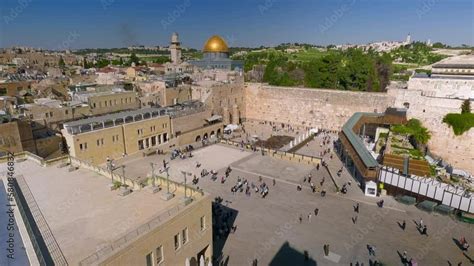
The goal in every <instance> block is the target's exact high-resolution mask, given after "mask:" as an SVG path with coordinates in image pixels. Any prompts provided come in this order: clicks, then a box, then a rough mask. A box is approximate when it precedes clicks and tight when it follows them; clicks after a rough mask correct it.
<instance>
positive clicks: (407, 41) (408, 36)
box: [405, 33, 411, 44]
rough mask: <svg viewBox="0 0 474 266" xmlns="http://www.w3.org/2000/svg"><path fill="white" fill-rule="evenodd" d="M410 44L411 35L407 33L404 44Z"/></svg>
mask: <svg viewBox="0 0 474 266" xmlns="http://www.w3.org/2000/svg"><path fill="white" fill-rule="evenodd" d="M410 43H411V35H410V33H408V35H407V39H406V40H405V44H410Z"/></svg>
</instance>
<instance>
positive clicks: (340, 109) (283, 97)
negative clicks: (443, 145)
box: [245, 83, 395, 130]
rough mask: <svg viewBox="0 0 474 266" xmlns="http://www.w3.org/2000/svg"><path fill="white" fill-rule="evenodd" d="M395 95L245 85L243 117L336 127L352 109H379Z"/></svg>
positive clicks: (391, 100) (342, 122) (334, 128)
mask: <svg viewBox="0 0 474 266" xmlns="http://www.w3.org/2000/svg"><path fill="white" fill-rule="evenodd" d="M394 102H395V99H394V98H393V97H392V96H390V95H388V94H386V93H363V92H353V91H341V90H329V89H308V88H291V87H276V86H269V85H265V84H261V83H247V84H246V86H245V103H246V108H245V118H246V119H254V120H266V121H272V122H277V123H285V124H291V125H297V126H305V127H314V128H316V127H317V128H323V129H330V130H340V128H341V126H342V125H343V124H344V123H345V122H346V121H347V119H349V117H351V116H352V115H353V114H354V113H355V112H374V111H375V112H383V111H385V109H386V108H387V107H390V106H392V105H393V104H394Z"/></svg>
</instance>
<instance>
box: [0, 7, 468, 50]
mask: <svg viewBox="0 0 474 266" xmlns="http://www.w3.org/2000/svg"><path fill="white" fill-rule="evenodd" d="M0 11H1V13H0V15H1V19H0V47H9V46H12V45H24V46H33V47H43V48H47V49H57V48H58V47H67V48H72V49H74V48H86V47H91V48H97V47H126V46H128V45H132V44H143V45H167V44H168V42H169V38H170V35H171V33H172V32H173V31H176V32H178V33H179V34H180V37H181V41H182V43H183V45H184V46H188V47H194V48H198V49H200V48H201V47H202V45H203V43H204V42H205V40H206V39H207V38H208V37H209V36H211V35H213V34H219V35H221V36H222V37H224V39H226V40H227V42H228V43H229V45H230V46H260V45H276V44H279V43H282V42H305V43H313V44H322V45H327V44H341V43H367V42H372V41H380V40H403V39H405V36H406V35H407V34H408V33H411V35H412V39H413V40H421V41H426V40H427V39H431V40H432V42H436V41H441V42H444V43H448V44H451V45H460V44H469V45H474V0H201V1H198V0H1V1H0Z"/></svg>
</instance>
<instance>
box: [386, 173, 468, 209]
mask: <svg viewBox="0 0 474 266" xmlns="http://www.w3.org/2000/svg"><path fill="white" fill-rule="evenodd" d="M379 182H382V183H386V184H389V185H392V186H395V187H399V188H401V189H404V190H407V191H410V192H413V193H416V194H418V195H422V196H426V197H428V198H430V199H433V200H436V201H440V202H442V204H444V205H446V206H450V207H453V208H456V209H459V210H462V211H466V212H469V213H474V197H473V196H471V195H470V194H469V193H465V191H463V190H462V189H459V188H456V187H453V186H451V185H448V184H445V183H440V182H438V181H437V180H434V179H431V178H424V177H418V176H408V177H406V176H403V175H401V174H400V173H399V171H398V170H396V169H392V168H390V167H383V168H382V169H381V170H380V172H379Z"/></svg>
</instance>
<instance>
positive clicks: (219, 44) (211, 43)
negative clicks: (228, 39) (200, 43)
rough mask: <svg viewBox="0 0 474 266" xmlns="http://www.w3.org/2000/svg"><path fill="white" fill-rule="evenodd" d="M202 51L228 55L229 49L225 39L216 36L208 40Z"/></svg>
mask: <svg viewBox="0 0 474 266" xmlns="http://www.w3.org/2000/svg"><path fill="white" fill-rule="evenodd" d="M202 50H203V52H214V53H228V52H229V47H227V44H226V43H225V41H224V39H222V38H221V37H220V36H218V35H214V36H212V37H211V38H209V39H208V40H207V42H206V44H204V49H202Z"/></svg>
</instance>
